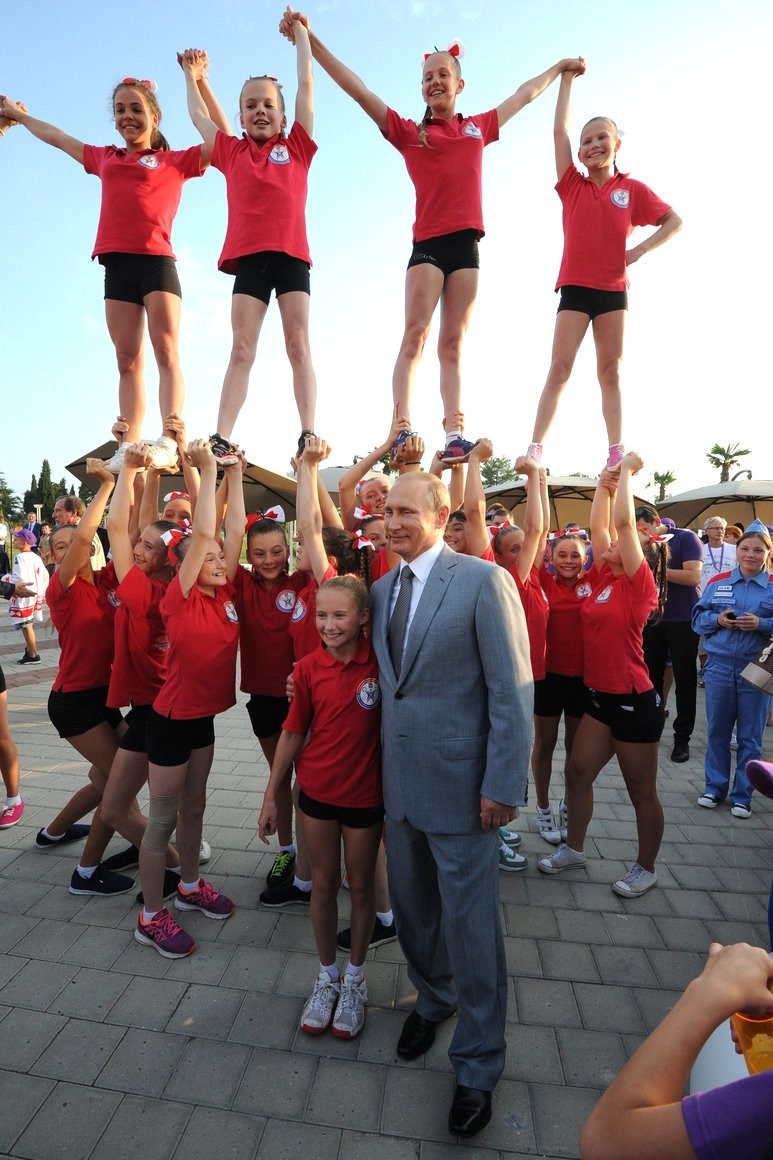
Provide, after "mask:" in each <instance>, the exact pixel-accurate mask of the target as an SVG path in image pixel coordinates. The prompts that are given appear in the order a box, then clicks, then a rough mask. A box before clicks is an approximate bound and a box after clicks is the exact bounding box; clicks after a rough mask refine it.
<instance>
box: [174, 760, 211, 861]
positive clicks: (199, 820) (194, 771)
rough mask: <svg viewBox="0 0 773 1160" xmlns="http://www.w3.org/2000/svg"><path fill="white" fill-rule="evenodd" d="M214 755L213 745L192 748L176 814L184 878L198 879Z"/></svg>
mask: <svg viewBox="0 0 773 1160" xmlns="http://www.w3.org/2000/svg"><path fill="white" fill-rule="evenodd" d="M214 755H215V747H214V745H204V746H202V747H201V748H200V749H193V750H191V755H190V757H189V758H188V770H187V773H186V775H185V783H184V785H183V787H182V792H181V796H180V809H179V812H178V815H177V849H178V852H179V855H180V872H181V877H182V881H183V882H198V879H199V852H200V851H201V831H202V829H203V826H204V809H205V807H206V804H207V778H208V777H209V771H210V770H211V768H212V758H213V757H214Z"/></svg>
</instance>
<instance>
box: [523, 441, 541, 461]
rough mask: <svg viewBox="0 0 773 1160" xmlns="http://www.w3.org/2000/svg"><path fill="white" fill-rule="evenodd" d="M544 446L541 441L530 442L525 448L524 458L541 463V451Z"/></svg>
mask: <svg viewBox="0 0 773 1160" xmlns="http://www.w3.org/2000/svg"><path fill="white" fill-rule="evenodd" d="M543 451H544V447H543V446H542V444H541V443H530V444H529V446H528V448H527V449H526V458H527V459H532V460H533V461H534V462H535V463H542V452H543Z"/></svg>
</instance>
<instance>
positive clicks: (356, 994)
mask: <svg viewBox="0 0 773 1160" xmlns="http://www.w3.org/2000/svg"><path fill="white" fill-rule="evenodd" d="M367 1001H368V988H367V987H366V986H365V978H364V976H363V975H344V977H343V979H342V980H341V997H340V999H339V1000H338V1006H337V1007H336V1013H335V1018H334V1019H333V1034H334V1035H337V1036H338V1038H339V1039H354V1037H355V1035H359V1034H360V1032H361V1031H362V1029H363V1027H364V1026H365V1004H366V1003H367Z"/></svg>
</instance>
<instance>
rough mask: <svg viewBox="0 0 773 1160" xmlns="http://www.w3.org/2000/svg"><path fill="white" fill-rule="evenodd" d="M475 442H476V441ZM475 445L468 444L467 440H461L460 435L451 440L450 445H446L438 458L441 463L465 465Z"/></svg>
mask: <svg viewBox="0 0 773 1160" xmlns="http://www.w3.org/2000/svg"><path fill="white" fill-rule="evenodd" d="M476 442H477V440H476ZM474 446H475V443H470V441H469V439H462V437H461V435H460V436H459V437H458V439H452V440H451V442H450V443H447V444H446V449H445V451H444V452H443V454H442V456H441V457H440V462H441V463H451V464H454V463H466V462H467V460H468V459H469V458H470V452H471V451H472V449H473V447H474Z"/></svg>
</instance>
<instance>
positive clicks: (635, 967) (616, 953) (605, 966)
mask: <svg viewBox="0 0 773 1160" xmlns="http://www.w3.org/2000/svg"><path fill="white" fill-rule="evenodd" d="M593 957H594V958H595V960H596V965H597V966H598V969H599V974H600V975H601V981H602V982H603V983H617V984H619V985H620V986H623V987H656V986H657V985H658V980H657V978H656V976H655V973H654V971H653V970H652V967H651V966H650V964H649V962H648V960H647V957H646V956H645V955H643V954H642V953H641V951H639V950H635V949H633V948H629V947H594V948H593Z"/></svg>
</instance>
